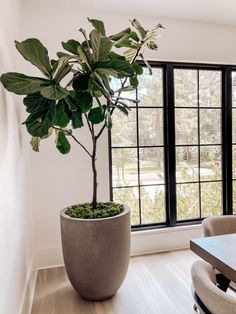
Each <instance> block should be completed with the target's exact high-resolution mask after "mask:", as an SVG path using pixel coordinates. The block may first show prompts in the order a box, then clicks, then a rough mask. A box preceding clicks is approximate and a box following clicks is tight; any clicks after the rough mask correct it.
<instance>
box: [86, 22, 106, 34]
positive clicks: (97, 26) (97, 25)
mask: <svg viewBox="0 0 236 314" xmlns="http://www.w3.org/2000/svg"><path fill="white" fill-rule="evenodd" d="M88 21H89V22H90V23H91V24H92V25H93V27H94V28H95V29H96V30H97V31H98V32H99V33H100V34H101V35H102V36H106V31H105V27H104V23H103V22H102V21H100V20H94V19H89V18H88Z"/></svg>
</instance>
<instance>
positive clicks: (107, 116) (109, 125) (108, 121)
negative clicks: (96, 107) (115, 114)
mask: <svg viewBox="0 0 236 314" xmlns="http://www.w3.org/2000/svg"><path fill="white" fill-rule="evenodd" d="M105 125H106V127H107V128H108V129H109V130H111V128H112V119H111V114H110V112H109V111H106V113H105Z"/></svg>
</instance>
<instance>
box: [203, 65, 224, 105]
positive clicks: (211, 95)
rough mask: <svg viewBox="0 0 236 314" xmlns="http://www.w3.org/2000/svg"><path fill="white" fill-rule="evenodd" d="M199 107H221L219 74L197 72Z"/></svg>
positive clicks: (216, 72)
mask: <svg viewBox="0 0 236 314" xmlns="http://www.w3.org/2000/svg"><path fill="white" fill-rule="evenodd" d="M199 105H200V107H221V72H220V71H206V70H200V71H199Z"/></svg>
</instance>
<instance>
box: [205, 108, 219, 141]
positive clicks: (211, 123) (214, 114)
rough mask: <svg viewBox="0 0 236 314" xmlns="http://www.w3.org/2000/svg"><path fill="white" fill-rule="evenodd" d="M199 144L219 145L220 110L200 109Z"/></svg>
mask: <svg viewBox="0 0 236 314" xmlns="http://www.w3.org/2000/svg"><path fill="white" fill-rule="evenodd" d="M200 143H201V144H219V143H221V110H219V109H200Z"/></svg>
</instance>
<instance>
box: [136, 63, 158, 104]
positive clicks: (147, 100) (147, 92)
mask: <svg viewBox="0 0 236 314" xmlns="http://www.w3.org/2000/svg"><path fill="white" fill-rule="evenodd" d="M152 72H153V74H152V75H150V74H149V71H148V69H147V68H145V69H144V73H143V75H140V76H139V86H138V99H139V100H140V102H139V106H157V107H162V106H163V73H162V69H160V68H153V69H152Z"/></svg>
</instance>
